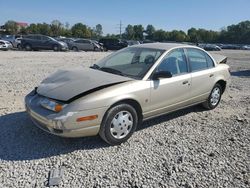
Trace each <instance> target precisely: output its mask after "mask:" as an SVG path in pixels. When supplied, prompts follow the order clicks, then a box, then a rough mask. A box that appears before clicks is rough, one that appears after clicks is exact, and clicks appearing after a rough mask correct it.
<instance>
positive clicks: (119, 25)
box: [117, 20, 124, 39]
mask: <svg viewBox="0 0 250 188" xmlns="http://www.w3.org/2000/svg"><path fill="white" fill-rule="evenodd" d="M117 25H118V29H119V34H120V39H121V38H122V31H123V29H124V27H123V24H122V21H121V20H120V23H119V24H117Z"/></svg>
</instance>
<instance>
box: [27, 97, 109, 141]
mask: <svg viewBox="0 0 250 188" xmlns="http://www.w3.org/2000/svg"><path fill="white" fill-rule="evenodd" d="M41 98H42V97H41V96H38V95H37V94H35V95H34V94H29V95H27V96H26V97H25V108H26V112H27V113H28V114H29V116H30V118H31V120H32V122H33V123H34V124H35V125H36V126H37V127H39V128H40V129H42V130H44V131H46V132H48V133H51V134H54V135H58V136H62V137H84V136H94V135H97V134H98V133H99V129H100V124H101V120H102V117H103V114H104V113H105V111H104V109H103V108H100V109H93V110H86V111H79V112H68V113H66V115H65V112H63V113H55V112H52V111H50V110H47V109H44V108H43V107H42V106H40V100H41ZM93 113H95V114H98V119H96V120H93V121H86V122H76V119H77V118H78V117H82V116H88V115H91V114H93ZM58 122H60V125H61V126H58Z"/></svg>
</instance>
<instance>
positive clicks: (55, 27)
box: [50, 20, 64, 36]
mask: <svg viewBox="0 0 250 188" xmlns="http://www.w3.org/2000/svg"><path fill="white" fill-rule="evenodd" d="M63 29H64V28H63V24H62V23H61V22H60V21H59V20H53V21H52V22H51V25H50V34H51V35H52V36H60V35H62V33H63Z"/></svg>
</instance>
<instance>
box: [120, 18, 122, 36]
mask: <svg viewBox="0 0 250 188" xmlns="http://www.w3.org/2000/svg"><path fill="white" fill-rule="evenodd" d="M120 39H122V21H121V20H120Z"/></svg>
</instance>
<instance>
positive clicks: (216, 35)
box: [4, 20, 250, 44]
mask: <svg viewBox="0 0 250 188" xmlns="http://www.w3.org/2000/svg"><path fill="white" fill-rule="evenodd" d="M4 28H5V29H6V31H5V32H6V33H7V34H17V33H18V34H30V33H32V34H43V35H49V36H66V37H77V38H96V39H98V38H100V37H108V38H119V37H120V35H115V34H107V35H106V36H103V31H102V29H103V28H102V25H101V24H97V25H96V26H95V27H93V28H91V27H89V26H87V25H85V24H83V23H76V24H74V25H73V26H72V27H70V26H69V24H68V23H65V24H62V23H61V22H60V21H58V20H54V21H52V22H51V23H50V24H47V23H37V24H35V23H32V24H30V25H29V26H28V27H21V28H18V25H17V23H16V22H14V21H7V22H6V23H5V25H4ZM122 39H126V40H140V41H142V40H150V41H159V42H164V41H175V42H192V43H231V44H250V21H248V20H247V21H242V22H240V23H238V24H233V25H230V26H227V27H225V28H224V29H222V30H221V31H213V30H206V29H196V28H190V29H189V30H188V31H187V33H186V32H184V31H182V30H173V31H165V30H163V29H156V28H155V27H154V26H153V25H150V24H149V25H147V26H146V27H145V28H144V27H143V26H142V25H141V24H139V25H130V24H129V25H127V27H126V28H125V31H124V33H123V34H122Z"/></svg>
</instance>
